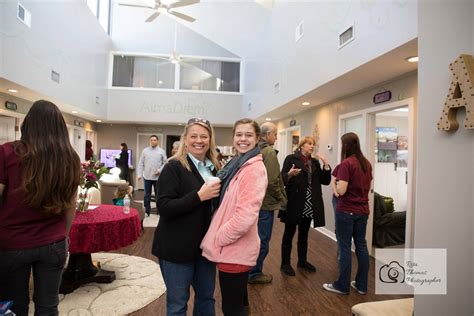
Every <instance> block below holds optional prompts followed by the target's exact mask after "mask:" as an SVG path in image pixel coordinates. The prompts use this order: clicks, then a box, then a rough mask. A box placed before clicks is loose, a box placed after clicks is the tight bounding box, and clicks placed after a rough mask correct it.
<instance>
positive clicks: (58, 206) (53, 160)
mask: <svg viewBox="0 0 474 316" xmlns="http://www.w3.org/2000/svg"><path fill="white" fill-rule="evenodd" d="M15 153H16V154H17V155H18V156H19V158H20V170H21V181H20V188H19V189H20V192H21V193H22V195H23V197H24V201H25V203H26V205H28V206H29V207H32V208H39V209H41V210H42V211H43V212H44V213H45V214H47V215H55V214H60V213H62V212H64V211H66V210H68V209H71V208H73V207H74V206H75V200H76V199H75V197H76V192H77V188H78V185H79V182H80V176H81V161H80V159H79V156H78V155H77V153H76V152H75V151H74V149H73V148H72V146H71V143H70V142H69V136H68V131H67V127H66V123H65V122H64V118H63V116H62V114H61V112H60V111H59V109H58V108H57V107H56V105H54V104H53V103H51V102H49V101H45V100H39V101H36V102H35V103H33V105H32V107H31V109H30V110H29V111H28V114H27V115H26V117H25V120H24V121H23V124H22V125H21V140H20V142H17V143H16V146H15Z"/></svg>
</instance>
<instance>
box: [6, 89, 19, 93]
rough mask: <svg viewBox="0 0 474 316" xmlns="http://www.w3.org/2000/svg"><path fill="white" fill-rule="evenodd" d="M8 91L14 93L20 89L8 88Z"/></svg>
mask: <svg viewBox="0 0 474 316" xmlns="http://www.w3.org/2000/svg"><path fill="white" fill-rule="evenodd" d="M7 91H8V92H12V93H18V90H16V89H8V90H7Z"/></svg>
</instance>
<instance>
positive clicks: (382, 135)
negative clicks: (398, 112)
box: [375, 127, 398, 163]
mask: <svg viewBox="0 0 474 316" xmlns="http://www.w3.org/2000/svg"><path fill="white" fill-rule="evenodd" d="M375 131H376V133H377V162H392V163H393V162H396V161H397V149H398V130H397V128H396V127H377V128H375Z"/></svg>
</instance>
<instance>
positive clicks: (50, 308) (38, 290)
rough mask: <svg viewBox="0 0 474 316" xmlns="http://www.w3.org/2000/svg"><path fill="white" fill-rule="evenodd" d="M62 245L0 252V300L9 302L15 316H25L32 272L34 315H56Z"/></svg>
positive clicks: (64, 253) (61, 269) (62, 243)
mask: <svg viewBox="0 0 474 316" xmlns="http://www.w3.org/2000/svg"><path fill="white" fill-rule="evenodd" d="M66 252H67V245H66V241H65V240H63V241H60V242H56V243H53V244H49V245H46V246H41V247H37V248H31V249H22V250H12V251H3V252H0V300H2V301H7V300H8V301H13V305H12V307H11V310H12V311H13V312H14V313H15V314H16V315H19V316H20V315H21V316H23V315H25V316H26V315H28V304H29V301H30V297H29V296H30V293H29V283H30V273H31V270H33V285H34V290H33V301H34V303H35V315H58V304H59V298H58V292H59V284H60V282H61V275H62V272H63V268H64V264H65V262H66Z"/></svg>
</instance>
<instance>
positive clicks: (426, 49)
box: [414, 0, 474, 315]
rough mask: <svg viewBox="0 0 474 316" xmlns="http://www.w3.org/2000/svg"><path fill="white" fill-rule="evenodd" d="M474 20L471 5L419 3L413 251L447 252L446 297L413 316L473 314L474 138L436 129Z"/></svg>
mask: <svg viewBox="0 0 474 316" xmlns="http://www.w3.org/2000/svg"><path fill="white" fill-rule="evenodd" d="M473 13H474V1H473V0H452V1H444V0H436V1H433V0H430V1H428V0H419V1H418V14H419V16H418V30H419V36H418V51H419V56H420V63H419V68H418V71H419V72H418V74H419V105H418V112H419V116H418V119H417V133H418V139H417V144H418V151H417V152H418V155H417V174H416V178H417V184H416V205H415V209H416V213H415V230H414V231H415V234H414V238H415V247H420V248H446V249H447V256H448V262H447V283H448V286H447V295H432V296H427V295H420V296H417V297H416V299H415V315H473V314H474V293H473V284H474V282H473V281H474V247H473V244H474V242H473V241H474V240H473V238H474V236H473V227H474V214H473V211H474V203H473V192H474V187H473V181H474V180H473V179H474V168H473V166H474V130H466V129H464V128H463V127H462V125H460V128H459V130H458V131H456V132H452V133H446V132H443V131H438V130H437V129H436V123H437V121H438V119H439V117H440V116H441V111H442V108H443V104H444V102H445V98H446V94H447V93H448V88H449V85H450V82H451V79H452V78H451V72H450V70H449V68H448V67H449V64H450V63H451V62H452V61H454V60H455V59H456V58H457V57H458V56H459V54H473V53H474V46H473V42H474V41H473V39H474V30H473V24H472V23H473V19H472V17H473ZM460 112H463V111H460ZM462 119H464V117H463V115H462V114H461V115H458V121H460V120H462Z"/></svg>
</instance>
